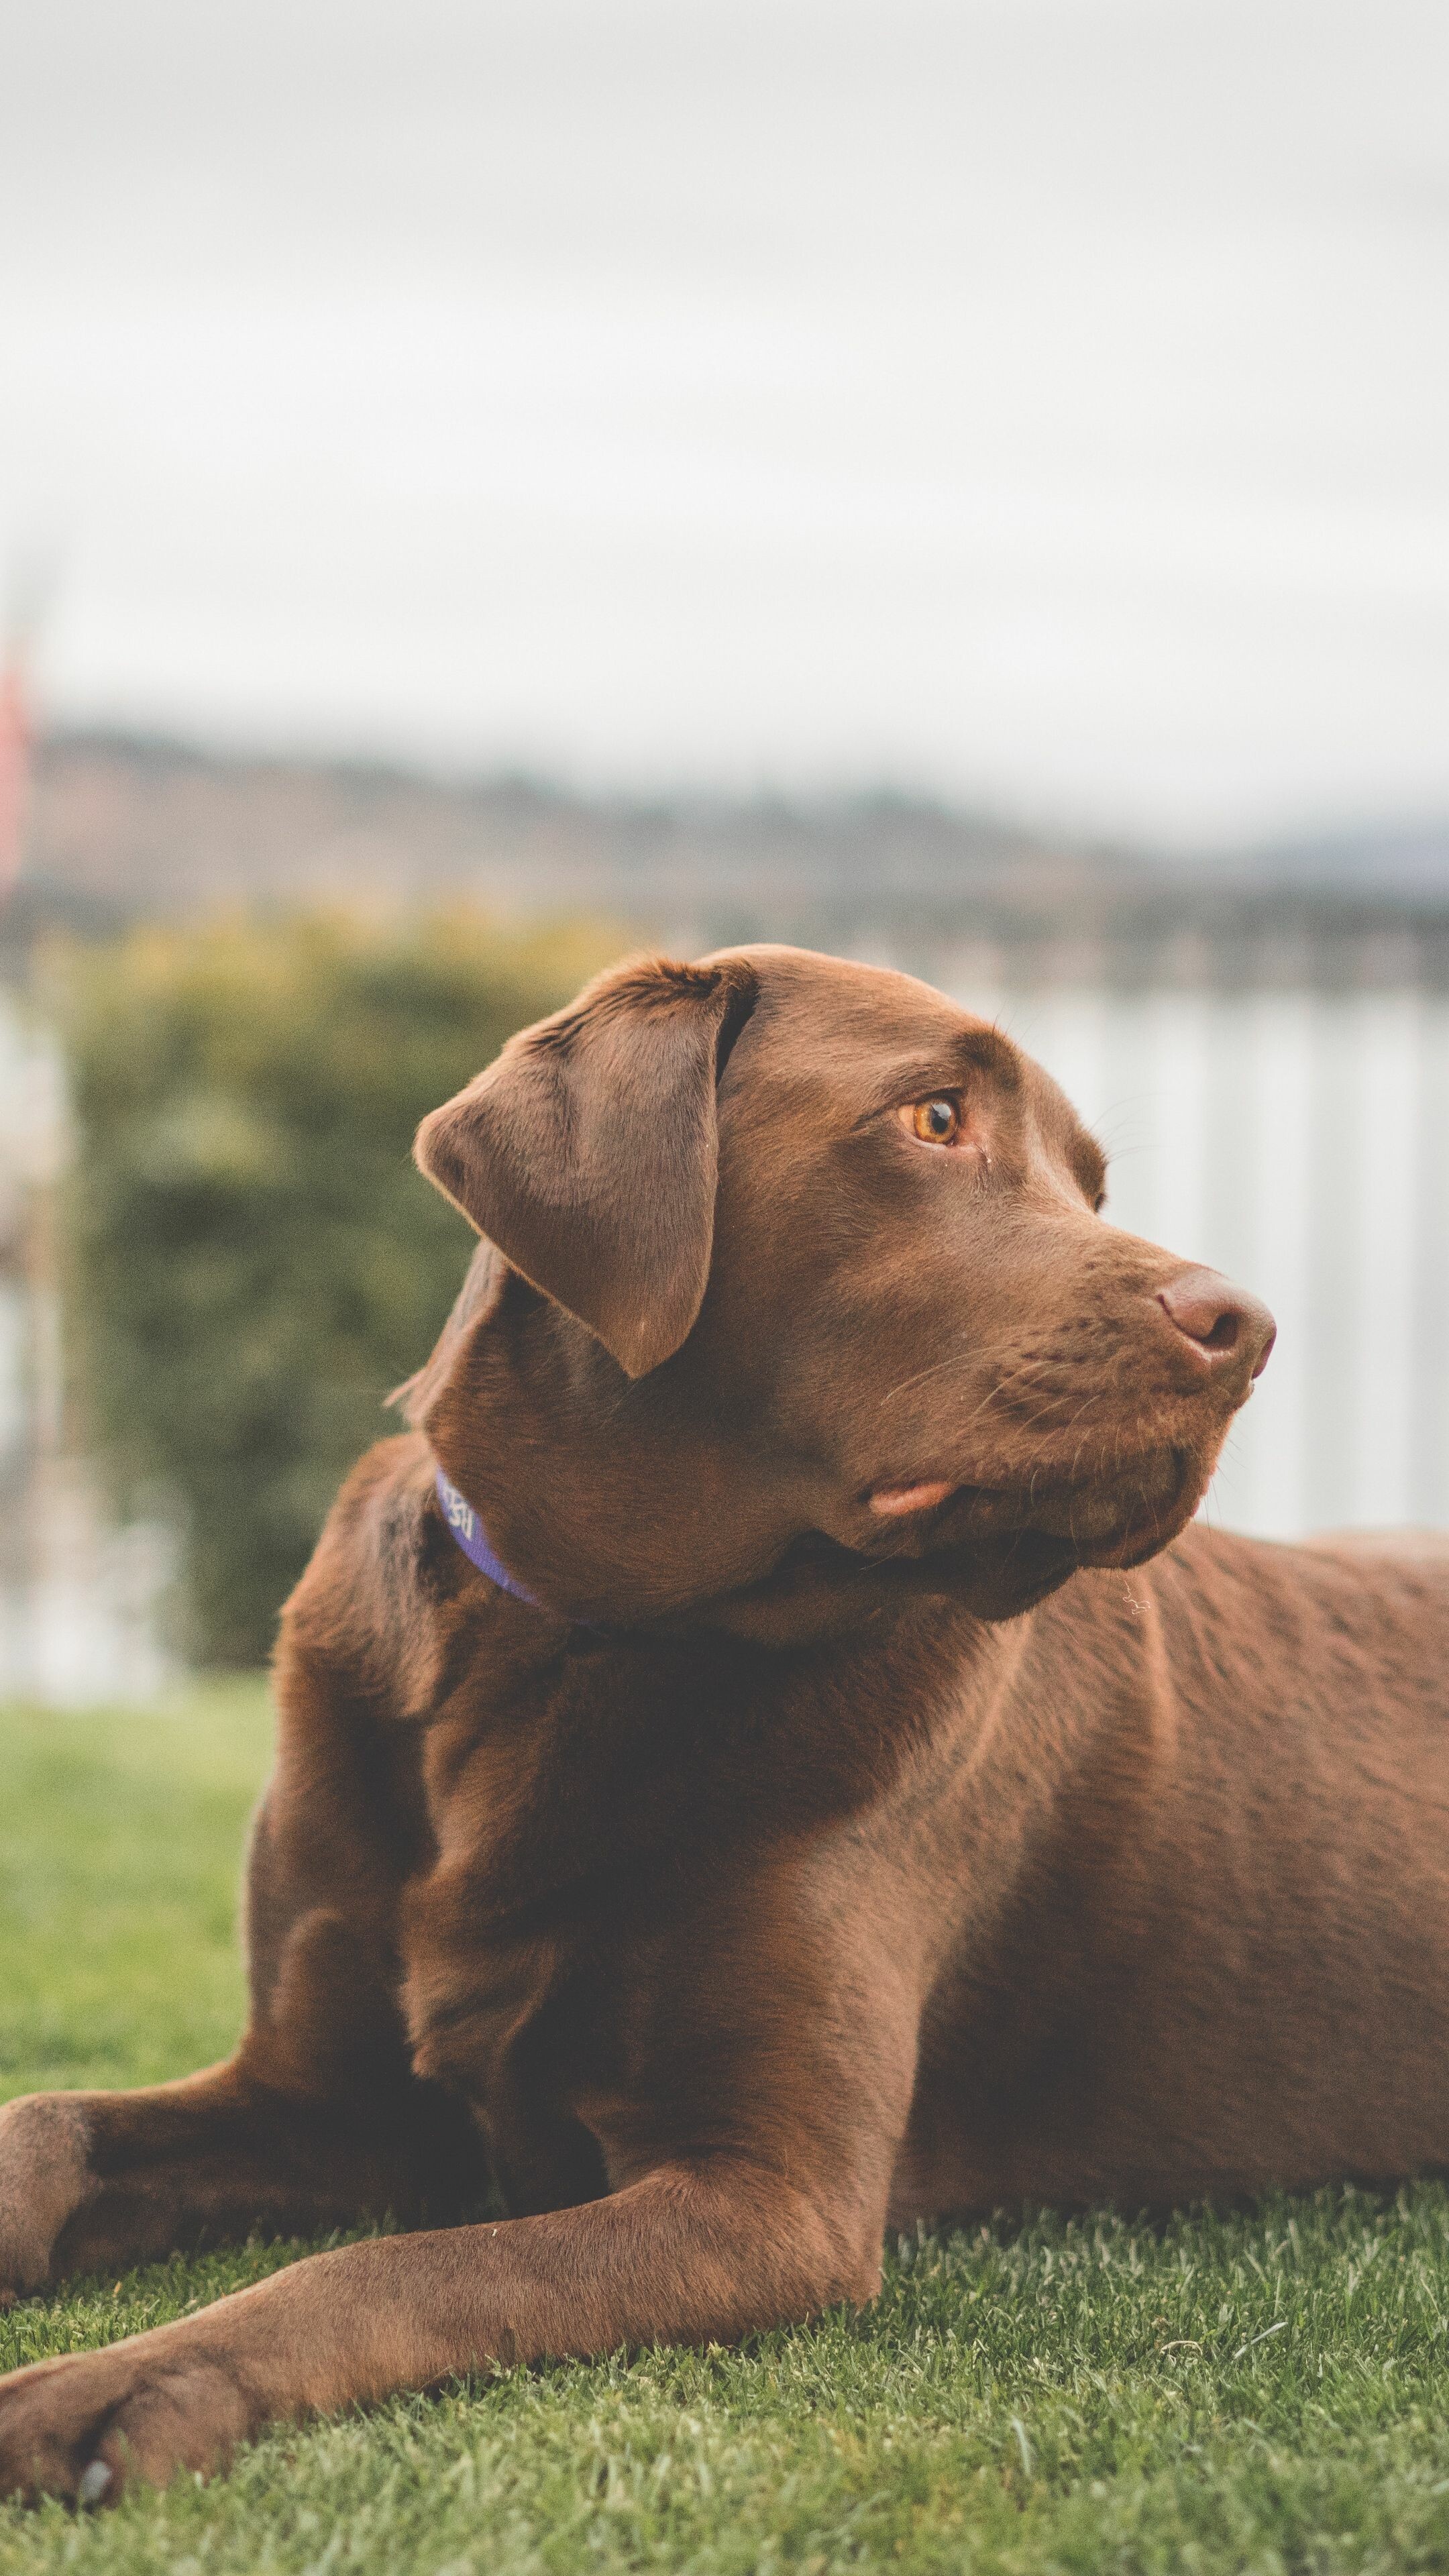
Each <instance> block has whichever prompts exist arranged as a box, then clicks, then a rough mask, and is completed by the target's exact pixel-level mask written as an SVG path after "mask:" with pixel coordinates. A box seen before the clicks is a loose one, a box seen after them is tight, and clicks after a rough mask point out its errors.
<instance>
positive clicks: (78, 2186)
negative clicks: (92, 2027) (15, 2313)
mask: <svg viewBox="0 0 1449 2576" xmlns="http://www.w3.org/2000/svg"><path fill="white" fill-rule="evenodd" d="M95 2188H96V2185H95V2178H94V2176H93V2175H92V2172H91V2169H90V2158H89V2137H88V2132H87V2128H86V2115H85V2097H84V2095H83V2094H79V2093H28V2094H25V2095H22V2097H21V2099H20V2100H19V2101H18V2102H7V2103H6V2104H5V2107H4V2109H3V2110H0V2307H9V2306H10V2305H11V2304H12V2303H13V2301H14V2300H16V2299H25V2298H31V2297H33V2295H34V2293H35V2292H36V2291H37V2290H44V2289H48V2288H49V2286H50V2281H51V2268H50V2264H51V2255H52V2254H53V2252H54V2250H55V2246H56V2242H57V2239H58V2238H59V2236H60V2232H61V2229H62V2228H63V2227H64V2226H65V2224H66V2222H67V2220H68V2219H71V2218H73V2217H74V2216H75V2214H76V2211H77V2210H78V2209H81V2208H83V2207H84V2205H85V2203H86V2201H87V2200H89V2199H90V2197H91V2195H92V2193H93V2192H94V2190H95Z"/></svg>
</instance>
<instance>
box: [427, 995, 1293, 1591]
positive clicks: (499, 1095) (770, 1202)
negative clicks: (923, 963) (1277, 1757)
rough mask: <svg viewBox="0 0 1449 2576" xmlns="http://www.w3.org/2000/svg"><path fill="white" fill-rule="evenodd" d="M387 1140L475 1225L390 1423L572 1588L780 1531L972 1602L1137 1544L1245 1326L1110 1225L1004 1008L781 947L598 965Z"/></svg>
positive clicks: (511, 1544) (1242, 1304) (746, 1568)
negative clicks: (459, 1292) (410, 1136)
mask: <svg viewBox="0 0 1449 2576" xmlns="http://www.w3.org/2000/svg"><path fill="white" fill-rule="evenodd" d="M417 1150H418V1159H419V1162H420V1163H421V1165H422V1168H423V1170H424V1171H425V1172H426V1173H427V1174H428V1176H429V1177H430V1178H431V1179H432V1180H433V1181H435V1182H436V1183H437V1184H438V1186H439V1187H440V1188H441V1189H443V1190H444V1191H446V1193H447V1195H448V1196H449V1197H450V1198H452V1199H453V1200H455V1201H456V1203H457V1204H458V1206H459V1207H460V1208H462V1209H463V1210H464V1212H465V1213H466V1214H467V1215H468V1216H469V1217H470V1218H471V1219H472V1221H473V1223H474V1224H475V1225H476V1226H477V1227H478V1228H479V1230H480V1232H481V1233H482V1234H483V1235H484V1236H485V1237H486V1238H487V1242H488V1244H489V1245H491V1246H492V1247H493V1248H494V1250H493V1253H492V1254H485V1255H484V1256H483V1257H482V1262H481V1267H479V1268H478V1270H477V1272H476V1275H475V1278H474V1283H473V1287H472V1289H471V1291H470V1293H469V1295H468V1297H467V1298H466V1299H465V1300H464V1301H463V1303H462V1305H461V1307H460V1311H459V1314H458V1316H457V1317H456V1318H455V1322H454V1325H453V1327H452V1328H451V1331H450V1335H449V1336H445V1339H444V1343H443V1344H442V1345H440V1348H439V1353H438V1354H437V1355H435V1359H434V1362H433V1363H432V1364H431V1365H430V1368H429V1369H428V1370H426V1371H425V1372H424V1373H423V1376H422V1378H421V1379H420V1380H419V1381H418V1382H417V1396H416V1400H415V1410H414V1418H415V1419H419V1420H421V1421H423V1422H424V1423H425V1425H426V1427H427V1429H428V1431H429V1433H430V1435H431V1437H432V1438H433V1441H434V1445H435V1446H436V1447H438V1449H439V1451H440V1454H442V1456H443V1461H444V1464H445V1466H447V1468H448V1471H449V1473H450V1474H452V1475H453V1476H454V1480H455V1481H456V1482H457V1483H459V1484H460V1485H461V1486H462V1487H463V1489H464V1490H465V1491H466V1492H468V1493H469V1495H470V1497H471V1499H472V1500H473V1501H474V1502H475V1503H476V1504H477V1505H478V1507H479V1509H480V1510H481V1511H482V1512H483V1514H484V1517H485V1519H486V1520H487V1522H488V1525H489V1528H490V1532H491V1533H492V1535H493V1537H494V1540H495V1544H497V1545H498V1546H499V1547H500V1548H501V1550H502V1552H503V1554H504V1555H505V1558H506V1559H507V1561H508V1562H509V1563H510V1564H511V1565H512V1566H513V1567H514V1570H515V1571H516V1572H517V1573H518V1574H519V1575H520V1576H521V1578H522V1579H523V1580H524V1581H525V1582H528V1583H530V1584H532V1585H534V1586H535V1587H536V1588H537V1589H538V1590H539V1592H540V1593H541V1594H542V1595H543V1597H545V1598H547V1599H550V1600H551V1601H554V1602H556V1603H557V1604H558V1606H559V1607H561V1608H563V1609H566V1610H569V1611H572V1612H575V1613H577V1614H578V1615H582V1616H594V1617H603V1618H613V1619H619V1618H631V1617H650V1616H661V1615H668V1614H670V1613H677V1612H678V1611H679V1610H680V1609H682V1608H684V1607H685V1606H687V1605H688V1604H689V1603H691V1602H704V1601H709V1600H717V1599H719V1598H720V1597H722V1596H725V1595H729V1594H733V1593H735V1592H737V1591H739V1590H740V1589H741V1588H747V1587H750V1586H758V1585H760V1584H761V1583H762V1582H764V1581H766V1580H767V1578H770V1577H771V1576H772V1575H776V1574H777V1571H778V1569H780V1568H781V1567H782V1566H788V1565H790V1564H792V1563H793V1564H804V1563H808V1564H809V1566H810V1568H811V1575H812V1580H813V1581H814V1582H816V1583H817V1584H818V1583H819V1582H820V1581H822V1580H823V1581H826V1582H827V1583H829V1582H835V1583H838V1584H839V1585H841V1586H844V1587H847V1588H848V1587H850V1586H855V1587H856V1588H857V1589H858V1588H859V1585H860V1583H861V1581H862V1580H863V1579H864V1580H866V1581H867V1582H869V1581H871V1580H872V1579H873V1577H872V1569H874V1570H876V1574H877V1575H878V1576H880V1577H882V1578H883V1579H884V1580H885V1581H886V1582H887V1584H888V1585H890V1584H895V1585H901V1584H905V1585H909V1586H914V1587H915V1588H917V1589H919V1588H922V1587H924V1588H929V1589H935V1590H950V1591H952V1592H954V1593H956V1594H958V1595H959V1596H961V1597H962V1598H964V1599H965V1600H966V1601H968V1602H969V1603H970V1604H971V1606H973V1607H975V1608H977V1609H978V1610H980V1611H981V1612H982V1614H983V1615H985V1616H988V1617H1000V1616H1004V1615H1008V1614H1010V1613H1011V1612H1013V1611H1016V1610H1019V1609H1021V1608H1023V1607H1025V1606H1026V1605H1027V1604H1029V1603H1030V1602H1031V1601H1033V1600H1035V1599H1039V1598H1040V1597H1041V1596H1042V1595H1043V1594H1044V1593H1045V1592H1047V1591H1049V1590H1050V1589H1052V1587H1053V1586H1054V1585H1056V1584H1057V1583H1060V1582H1061V1581H1062V1580H1063V1579H1064V1578H1065V1577H1066V1576H1067V1575H1068V1574H1070V1573H1071V1572H1072V1570H1073V1569H1074V1568H1075V1567H1077V1566H1081V1565H1120V1566H1128V1565H1133V1564H1137V1563H1139V1562H1140V1561H1141V1560H1142V1559H1143V1558H1145V1557H1147V1556H1150V1555H1152V1554H1153V1553H1154V1552H1155V1551H1156V1550H1157V1549H1158V1548H1160V1547H1162V1546H1163V1545H1165V1543H1166V1542H1167V1541H1168V1540H1169V1539H1170V1538H1172V1537H1173V1536H1174V1535H1175V1534H1176V1532H1177V1531H1178V1530H1179V1529H1181V1527H1182V1526H1183V1524H1184V1523H1185V1522H1186V1521H1187V1520H1188V1519H1189V1518H1190V1516H1191V1514H1192V1513H1193V1511H1194V1510H1195V1509H1196V1507H1197V1504H1198V1502H1199V1500H1200V1499H1201V1496H1202V1493H1203V1490H1204V1488H1205V1486H1206V1484H1207V1481H1208V1478H1209V1476H1210V1475H1211V1473H1212V1470H1213V1466H1214V1464H1215V1462H1216V1460H1217V1456H1218V1452H1219V1450H1220V1448H1221V1446H1222V1441H1223V1437H1224V1434H1225V1432H1226V1430H1227V1427H1228V1424H1229V1422H1230V1421H1231V1419H1232V1416H1233V1414H1234V1413H1235V1412H1236V1410H1237V1408H1238V1407H1239V1405H1241V1404H1242V1402H1243V1400H1244V1398H1245V1397H1246V1396H1247V1394H1248V1392H1249V1389H1250V1387H1251V1384H1252V1381H1253V1379H1254V1377H1255V1376H1256V1375H1257V1374H1258V1371H1259V1370H1260V1369H1261V1367H1262V1365H1263V1363H1264V1361H1265V1359H1266V1357H1267V1354H1268V1350H1269V1347H1270V1345H1271V1342H1272V1337H1273V1325H1272V1319H1271V1317H1270V1316H1269V1315H1268V1313H1267V1311H1266V1309H1265V1308H1264V1307H1263V1306H1261V1305H1260V1304H1259V1303H1258V1302H1257V1301H1256V1300H1255V1299H1254V1298H1251V1297H1249V1296H1247V1295H1245V1294H1244V1293H1243V1292H1242V1291H1241V1290H1239V1289H1237V1288H1233V1287H1230V1286H1229V1285H1228V1283H1227V1282H1226V1281H1225V1280H1222V1279H1220V1278H1219V1277H1217V1276H1216V1274H1214V1273H1211V1272H1207V1271H1202V1270H1195V1269H1189V1268H1187V1267H1185V1265H1184V1264H1183V1263H1182V1262H1181V1261H1180V1260H1178V1259H1175V1258H1174V1257H1173V1256H1172V1255H1171V1254H1170V1253H1167V1252H1163V1251H1160V1250H1159V1249H1158V1248H1157V1247H1156V1246H1154V1245H1152V1244H1148V1243H1144V1242H1141V1241H1139V1240H1138V1239H1137V1238H1136V1237H1135V1236H1132V1235H1128V1234H1123V1233H1121V1232H1119V1231H1118V1230H1117V1229H1115V1228H1114V1227H1112V1226H1111V1225H1110V1224H1108V1223H1106V1222H1105V1221H1104V1219H1103V1217H1102V1216H1101V1214H1100V1209H1101V1205H1102V1199H1103V1188H1104V1179H1105V1167H1104V1163H1103V1158H1102V1154H1101V1152H1100V1149H1099V1148H1098V1146H1097V1145H1096V1143H1095V1142H1094V1140H1093V1139H1092V1137H1091V1136H1090V1135H1088V1133H1087V1132H1086V1130H1085V1129H1084V1128H1083V1127H1082V1125H1081V1123H1080V1121H1079V1120H1078V1119H1077V1117H1076V1116H1075V1114H1074V1113H1073V1111H1072V1109H1071V1107H1070V1105H1069V1103H1068V1102H1067V1101H1066V1099H1065V1098H1064V1097H1063V1095H1062V1093H1061V1092H1060V1091H1059V1090H1058V1088H1057V1086H1056V1084H1055V1083H1054V1082H1053V1081H1052V1080H1051V1079H1050V1077H1049V1076H1048V1075H1047V1074H1045V1073H1044V1072H1043V1071H1042V1069H1041V1068H1040V1066H1038V1065H1036V1064H1034V1063H1033V1062H1032V1061H1031V1059H1030V1058H1029V1057H1027V1056H1024V1055H1023V1054H1022V1053H1021V1052H1020V1050H1019V1049H1018V1048H1017V1047H1015V1046H1013V1045H1012V1044H1011V1042H1010V1041H1009V1040H1008V1039H1007V1038H1005V1037H1004V1036H1003V1035H1002V1034H1001V1032H1000V1031H999V1030H997V1029H995V1028H993V1027H991V1026H989V1025H988V1024H987V1023H986V1022H984V1021H982V1020H979V1019H975V1018H973V1017H972V1016H971V1015H970V1014H969V1013H967V1012H965V1011H962V1010H960V1009H958V1008H957V1006H956V1005H955V1004H954V1003H952V1002H950V1001H948V1000H947V999H946V998H945V997H944V996H943V995H942V994H940V993H937V992H933V991H932V990H931V989H930V987H929V986H927V985H924V984H920V983H917V982H915V981H914V980H913V979H912V978H910V977H908V976H905V975H898V974H891V973H887V972H883V971H881V970H879V969H877V968H873V967H867V966H858V965H852V964H848V963H846V962H844V961H842V960H840V959H836V958H828V957H817V956H813V955H810V954H808V953H806V952H804V951H802V950H796V949H787V948H767V947H760V948H745V949H738V950H729V951H724V952H721V953H720V954H718V955H716V956H714V957H712V958H707V959H705V960H704V961H703V962H702V963H701V964H699V965H695V966H677V965H672V964H669V963H667V962H661V961H646V962H644V963H642V964H633V965H629V966H625V967H621V968H618V969H615V970H613V971H612V972H610V973H609V974H607V975H605V976H603V977H601V978H600V979H599V980H598V981H597V982H596V983H594V984H592V985H591V986H590V987H589V988H588V990H587V991H586V992H585V993H584V994H582V995H581V997H580V998H579V1000H578V1001H577V1002H576V1003H574V1004H573V1005H572V1007H571V1008H570V1009H568V1010H566V1011H562V1012H560V1013H559V1014H558V1015H557V1016H556V1017H555V1018H553V1019H551V1020H545V1021H543V1022H541V1023H540V1024H539V1025H538V1026H537V1027H536V1028H532V1029H528V1030H525V1031H524V1032H523V1033H522V1034H521V1035H520V1036H519V1037H516V1038H514V1039H513V1040H512V1041H511V1042H510V1043H509V1045H508V1046H507V1047H505V1049H504V1051H503V1053H502V1055H501V1056H500V1057H499V1058H498V1060H497V1062H496V1063H495V1064H493V1065H492V1066H490V1067H489V1069H488V1071H487V1072H486V1073H483V1074H480V1075H479V1077H478V1079H477V1080H476V1081H475V1082H473V1083H471V1084H470V1085H469V1087H468V1089H467V1090H466V1091H463V1092H461V1093H460V1094H459V1095H458V1097H457V1098H456V1099H455V1100H452V1101H450V1102H448V1103H447V1104H446V1106H445V1107H443V1108H442V1109H439V1110H436V1111H435V1112H434V1113H433V1115H432V1116H431V1117H430V1118H428V1119H426V1120H425V1121H424V1123H423V1126H422V1128H421V1130H420V1131H419V1136H418V1148H417ZM499 1256H501V1258H500V1257H499ZM887 1569H888V1571H887Z"/></svg>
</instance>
